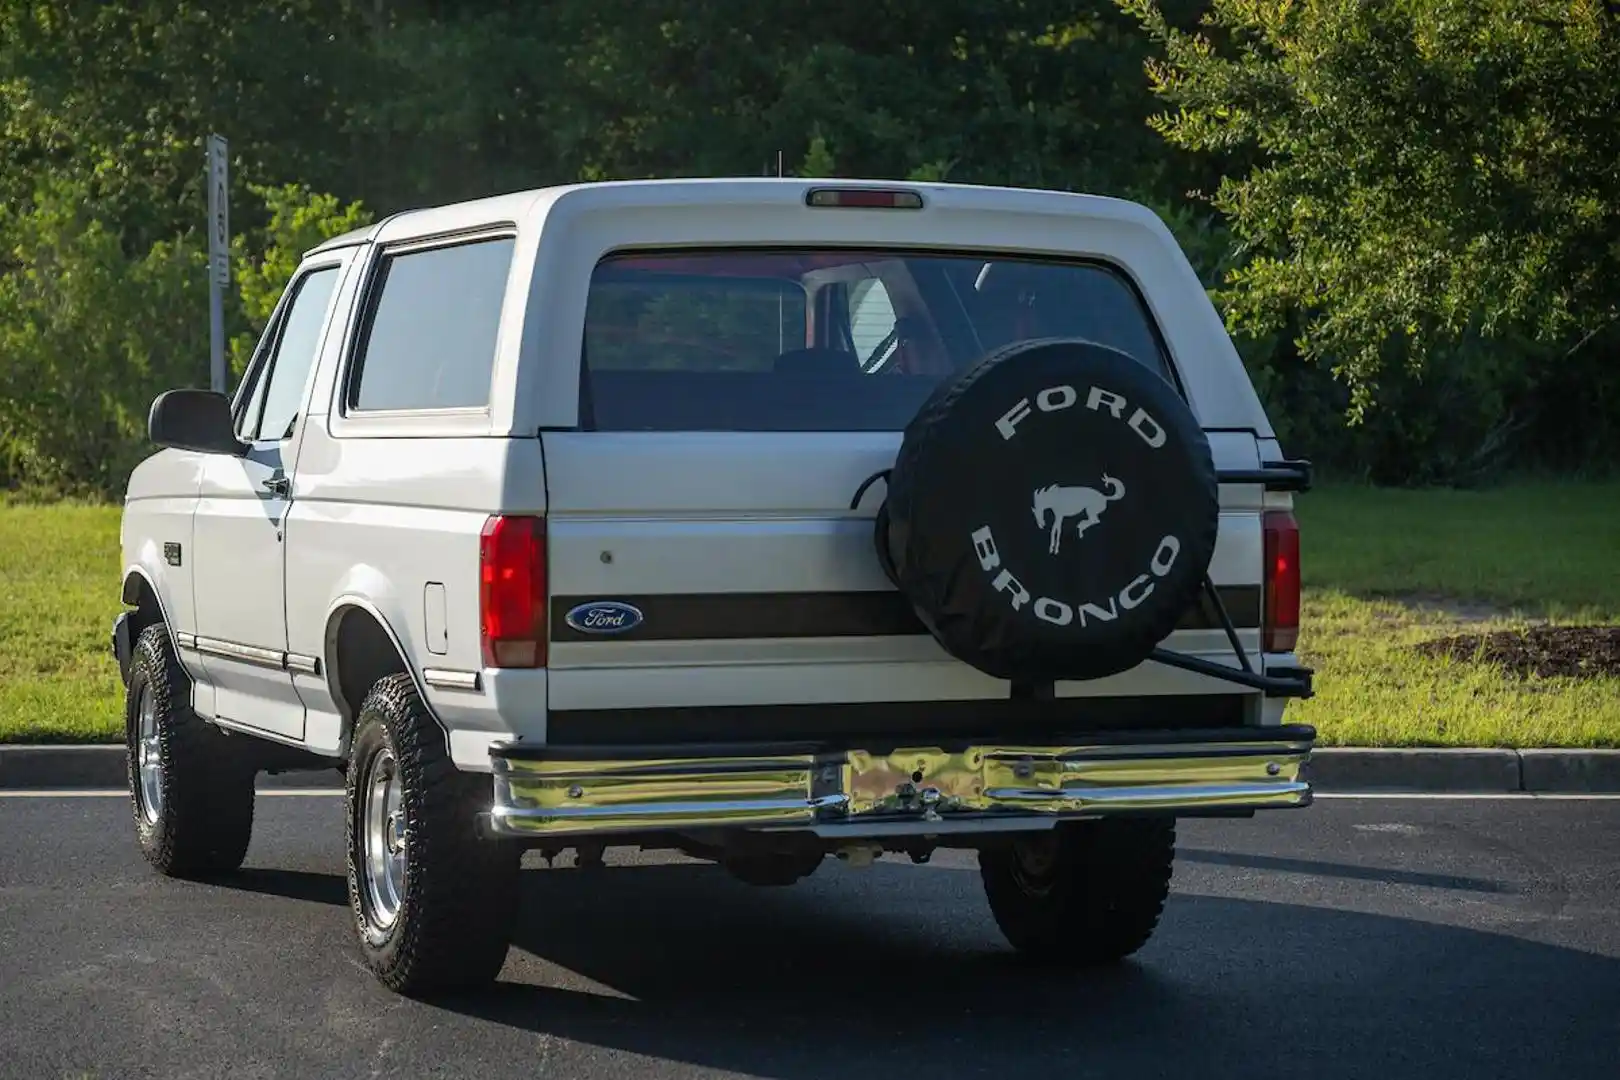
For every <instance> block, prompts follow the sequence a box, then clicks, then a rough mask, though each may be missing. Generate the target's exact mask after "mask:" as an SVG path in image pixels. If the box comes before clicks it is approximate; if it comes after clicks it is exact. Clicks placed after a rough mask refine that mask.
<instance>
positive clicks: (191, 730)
mask: <svg viewBox="0 0 1620 1080" xmlns="http://www.w3.org/2000/svg"><path fill="white" fill-rule="evenodd" d="M143 693H149V694H150V695H151V699H152V706H153V710H154V713H155V719H156V721H157V743H158V753H159V756H160V760H161V761H162V765H163V769H162V780H161V785H162V798H161V801H160V809H159V810H158V811H157V820H156V821H152V820H149V818H148V816H147V813H146V806H145V801H144V797H143V795H142V786H141V767H140V753H141V748H140V741H141V740H140V722H141V715H140V714H141V709H142V704H143V703H142V695H143ZM241 744H242V740H241V738H240V737H236V738H233V737H232V736H230V735H227V734H225V733H224V732H223V731H221V730H219V729H218V728H217V727H215V726H213V725H212V724H210V723H208V722H207V721H206V720H204V719H202V718H201V717H200V716H198V715H197V714H196V713H194V712H192V710H191V680H190V678H189V677H188V676H187V675H186V672H185V669H183V668H182V667H181V666H180V660H179V658H178V657H177V656H176V655H175V651H174V643H173V640H172V639H171V638H170V636H169V631H168V628H167V627H165V626H163V625H161V624H159V625H155V626H149V627H147V628H146V629H145V630H143V631H141V635H140V637H138V638H137V639H136V641H135V649H134V657H133V660H132V661H131V663H130V675H129V686H128V689H127V692H126V694H125V698H124V747H125V751H126V760H127V764H126V775H127V776H128V779H129V795H130V808H131V810H132V812H133V814H134V818H135V835H136V840H137V842H138V843H139V845H140V849H141V854H142V855H143V856H145V858H146V861H147V862H149V863H151V864H152V866H153V867H154V868H156V869H157V870H158V871H159V872H161V873H163V874H166V875H168V876H169V877H175V878H207V877H212V876H215V875H219V874H227V873H230V872H231V871H233V870H236V869H237V868H238V867H240V866H241V865H242V860H243V858H245V857H246V855H247V849H248V843H249V841H250V840H251V839H252V837H253V780H254V776H255V770H254V769H253V767H252V765H251V763H250V762H249V760H248V755H247V753H246V752H245V750H244V747H243V746H242V745H241Z"/></svg>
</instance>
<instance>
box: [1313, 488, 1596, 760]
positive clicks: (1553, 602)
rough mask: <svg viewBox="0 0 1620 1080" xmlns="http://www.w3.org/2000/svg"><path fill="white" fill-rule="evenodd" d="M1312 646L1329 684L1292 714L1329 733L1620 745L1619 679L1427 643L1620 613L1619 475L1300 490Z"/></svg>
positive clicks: (1404, 741) (1440, 742) (1433, 742)
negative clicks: (1540, 669) (1514, 670)
mask: <svg viewBox="0 0 1620 1080" xmlns="http://www.w3.org/2000/svg"><path fill="white" fill-rule="evenodd" d="M1298 506H1299V509H1298V517H1299V521H1300V535H1301V544H1302V553H1301V561H1302V564H1303V569H1304V573H1305V584H1306V598H1305V610H1304V628H1305V630H1304V634H1303V636H1302V640H1301V647H1300V653H1301V655H1302V656H1304V657H1305V658H1306V660H1307V661H1308V662H1309V663H1310V664H1312V666H1314V667H1315V668H1316V671H1317V676H1316V696H1315V697H1314V698H1312V699H1311V700H1309V701H1301V702H1294V703H1292V704H1290V706H1289V710H1288V718H1289V719H1290V720H1295V721H1298V722H1301V723H1307V724H1314V725H1316V728H1317V731H1318V733H1319V735H1320V738H1321V742H1322V743H1323V744H1324V745H1339V746H1513V747H1527V746H1620V678H1613V677H1609V678H1597V679H1586V680H1575V679H1563V678H1559V679H1537V678H1530V679H1519V678H1517V677H1514V676H1512V675H1509V674H1506V673H1505V672H1503V671H1502V670H1500V669H1498V668H1495V667H1491V666H1486V665H1477V664H1473V663H1467V662H1459V661H1447V660H1430V659H1426V658H1423V657H1420V656H1417V655H1414V654H1413V653H1412V652H1411V651H1410V647H1411V646H1412V645H1414V644H1416V643H1417V642H1420V641H1423V640H1426V639H1429V638H1436V637H1444V636H1447V635H1450V634H1456V633H1472V632H1484V631H1489V630H1497V629H1508V628H1513V627H1522V626H1524V625H1526V623H1527V622H1529V621H1531V620H1546V621H1549V622H1553V623H1610V624H1612V623H1620V484H1615V483H1609V484H1598V483H1555V484H1535V485H1531V484H1525V485H1515V486H1512V487H1508V488H1502V489H1497V490H1493V491H1484V492H1462V491H1386V490H1376V489H1371V488H1327V489H1322V490H1319V491H1314V492H1310V493H1308V494H1306V495H1304V496H1301V497H1300V499H1299V502H1298Z"/></svg>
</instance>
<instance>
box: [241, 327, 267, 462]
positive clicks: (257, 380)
mask: <svg viewBox="0 0 1620 1080" xmlns="http://www.w3.org/2000/svg"><path fill="white" fill-rule="evenodd" d="M269 367H270V348H269V346H268V345H266V346H263V347H261V348H260V350H259V352H258V353H257V354H256V355H255V356H254V358H253V359H252V360H251V361H249V362H248V369H247V371H246V372H244V373H243V375H242V379H243V381H244V382H245V383H247V397H246V399H245V400H244V401H243V403H242V414H241V416H240V417H239V418H238V419H237V423H236V437H237V438H239V439H245V440H248V441H250V442H251V441H252V439H253V436H254V433H255V432H257V431H258V430H259V413H260V412H261V411H262V410H263V409H264V388H265V386H266V384H267V380H266V379H265V377H264V373H265V371H266V370H267V369H268V368H269Z"/></svg>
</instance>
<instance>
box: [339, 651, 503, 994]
mask: <svg viewBox="0 0 1620 1080" xmlns="http://www.w3.org/2000/svg"><path fill="white" fill-rule="evenodd" d="M385 748H386V750H387V751H388V752H389V753H391V754H392V755H393V760H394V762H395V763H396V767H397V773H396V775H397V776H398V778H399V781H400V783H401V785H402V790H401V796H400V809H401V810H402V812H403V815H404V824H405V839H404V844H405V852H406V870H405V874H404V890H403V895H402V897H401V899H400V901H399V908H398V914H397V915H396V916H395V918H394V920H393V922H392V923H391V925H389V926H387V927H386V928H382V927H379V926H378V925H377V924H376V922H374V921H373V920H372V918H371V916H370V914H369V912H370V911H371V906H370V901H369V900H368V898H367V893H366V888H367V887H366V884H365V881H364V878H363V870H362V867H363V865H364V858H365V856H364V853H363V851H362V830H363V829H364V827H365V825H364V814H365V792H364V790H363V785H364V784H365V778H366V774H367V767H368V763H369V762H370V761H371V760H372V759H373V758H375V757H376V756H377V755H378V754H379V752H381V751H383V750H384V749H385ZM346 792H347V798H346V803H347V822H348V824H347V836H348V871H349V872H348V877H349V908H350V911H351V913H352V915H353V917H354V920H355V930H356V933H357V936H358V938H359V942H360V950H361V954H362V956H363V958H364V960H365V963H366V966H367V967H368V968H369V969H370V970H371V972H372V974H373V975H375V976H376V978H377V979H378V981H380V982H381V983H382V984H383V985H384V986H387V987H388V988H389V989H391V990H393V991H395V992H396V993H399V994H403V995H406V996H408V997H427V996H433V995H437V994H449V993H456V992H460V991H466V990H472V989H476V988H478V987H480V986H483V985H485V984H488V983H490V982H492V981H494V979H495V977H496V976H497V975H498V974H499V973H500V970H501V966H502V965H503V964H504V963H505V960H506V953H507V947H508V945H509V943H510V940H511V933H512V924H513V921H514V919H515V917H516V914H517V908H518V872H519V867H520V862H521V859H522V854H523V853H522V849H521V848H519V847H517V846H515V845H512V844H507V843H503V842H500V841H495V840H486V839H481V838H480V837H479V836H478V834H477V832H476V815H477V814H478V812H479V811H481V810H488V809H489V804H490V801H491V793H492V787H491V782H490V778H489V777H488V776H482V775H478V774H471V773H463V772H460V771H458V770H457V769H456V767H455V765H454V764H453V763H452V762H451V760H450V755H449V753H448V750H447V748H446V745H445V736H444V731H443V730H442V729H441V728H440V727H439V725H438V724H437V723H436V722H435V721H434V719H433V717H432V716H431V715H430V714H429V713H428V710H427V707H426V705H425V704H424V703H423V701H422V698H421V695H420V694H419V693H418V692H417V689H416V685H415V684H414V683H413V682H412V681H411V678H410V676H409V675H405V674H397V675H390V676H387V677H386V678H383V679H381V680H379V681H378V682H377V684H376V685H375V686H373V687H372V689H371V692H370V693H369V694H367V696H366V699H365V702H364V704H363V705H362V706H361V708H360V715H359V717H358V719H357V720H356V724H355V739H354V747H353V752H352V754H351V755H350V760H349V770H348V782H347V785H346Z"/></svg>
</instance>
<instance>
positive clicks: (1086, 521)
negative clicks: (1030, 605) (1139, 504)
mask: <svg viewBox="0 0 1620 1080" xmlns="http://www.w3.org/2000/svg"><path fill="white" fill-rule="evenodd" d="M1102 484H1103V487H1105V488H1107V489H1108V493H1107V494H1106V495H1105V494H1103V493H1102V492H1101V491H1098V490H1097V489H1096V488H1088V487H1058V486H1057V485H1056V484H1051V485H1049V486H1047V487H1043V488H1037V489H1036V490H1035V502H1034V506H1033V507H1032V509H1033V510H1034V511H1035V524H1037V525H1040V526H1043V527H1044V526H1045V525H1046V517H1047V515H1048V514H1050V515H1051V516H1052V541H1051V543H1049V544H1048V545H1047V547H1046V550H1047V551H1049V552H1050V553H1051V554H1053V555H1056V554H1057V553H1058V549H1059V548H1060V547H1061V546H1062V542H1063V523H1064V522H1065V521H1067V520H1068V519H1069V518H1074V519H1075V529H1074V535H1075V536H1077V537H1078V536H1084V535H1086V530H1087V529H1089V528H1091V527H1092V526H1093V525H1095V524H1097V522H1098V520H1100V519H1101V518H1102V514H1103V511H1104V510H1106V509H1108V504H1109V503H1111V502H1118V501H1119V500H1120V499H1123V498H1124V497H1125V485H1124V484H1122V483H1120V482H1119V481H1118V480H1115V479H1114V478H1113V477H1112V476H1109V475H1108V474H1107V473H1103V478H1102Z"/></svg>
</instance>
